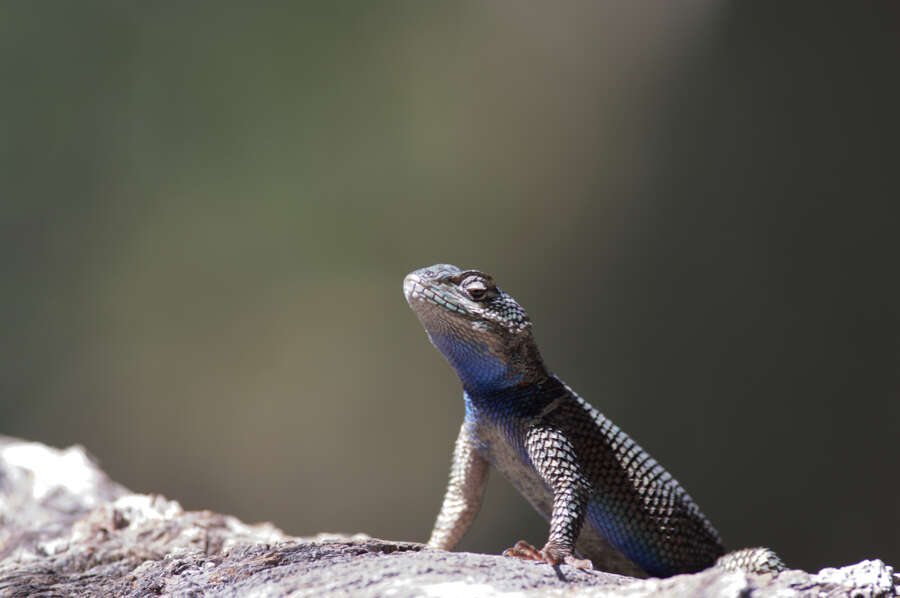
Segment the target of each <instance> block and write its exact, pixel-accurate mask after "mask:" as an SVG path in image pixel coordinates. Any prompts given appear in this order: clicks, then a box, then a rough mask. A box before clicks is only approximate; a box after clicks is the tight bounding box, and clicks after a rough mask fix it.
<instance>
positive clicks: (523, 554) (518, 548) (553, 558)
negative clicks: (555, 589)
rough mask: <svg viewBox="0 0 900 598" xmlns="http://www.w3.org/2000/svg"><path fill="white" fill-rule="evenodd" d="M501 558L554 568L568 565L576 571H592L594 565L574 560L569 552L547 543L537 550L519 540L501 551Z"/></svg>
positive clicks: (585, 560) (589, 562)
mask: <svg viewBox="0 0 900 598" xmlns="http://www.w3.org/2000/svg"><path fill="white" fill-rule="evenodd" d="M503 556H511V557H515V558H519V559H526V560H529V561H539V562H544V563H549V564H550V565H551V566H553V567H555V566H557V565H559V564H565V565H569V566H570V567H575V568H576V569H593V568H594V565H593V564H592V563H591V561H589V560H587V559H576V558H575V555H573V554H572V551H571V550H566V549H565V548H560V547H559V546H557V545H556V544H551V543H550V542H547V545H546V546H544V549H543V550H538V549H537V548H535V547H534V546H532V545H531V544H529V543H528V542H526V541H525V540H519V541H518V542H516V544H515V546H513V547H512V548H507V549H506V550H504V551H503Z"/></svg>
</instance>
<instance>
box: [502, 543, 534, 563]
mask: <svg viewBox="0 0 900 598" xmlns="http://www.w3.org/2000/svg"><path fill="white" fill-rule="evenodd" d="M503 556H511V557H514V558H517V559H525V560H527V561H543V560H544V557H543V555H541V551H540V550H538V549H537V548H535V547H534V546H532V545H531V544H529V543H528V542H526V541H525V540H519V541H518V542H516V544H515V546H513V547H512V548H507V549H506V550H504V551H503Z"/></svg>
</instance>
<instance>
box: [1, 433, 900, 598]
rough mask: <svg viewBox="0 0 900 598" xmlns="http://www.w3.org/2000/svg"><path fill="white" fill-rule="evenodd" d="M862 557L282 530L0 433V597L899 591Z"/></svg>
mask: <svg viewBox="0 0 900 598" xmlns="http://www.w3.org/2000/svg"><path fill="white" fill-rule="evenodd" d="M898 583H900V579H898V578H897V577H896V576H895V575H894V573H893V569H892V568H891V567H889V566H887V565H885V564H884V563H882V562H881V561H879V560H871V561H862V562H861V563H858V564H856V565H852V566H848V567H843V568H840V569H823V570H822V571H819V572H818V573H816V574H810V573H806V572H804V571H799V570H794V571H785V572H782V573H780V574H778V575H747V574H742V573H735V572H723V571H716V570H707V571H704V572H701V573H697V574H694V575H679V576H676V577H671V578H668V579H662V580H660V579H649V580H635V579H631V578H628V577H622V576H618V575H612V574H609V573H602V572H597V571H580V570H575V569H571V568H569V567H567V566H563V567H561V568H560V569H558V570H554V569H552V568H551V567H549V566H547V565H543V564H538V563H531V562H525V561H520V560H517V559H509V558H503V557H499V556H490V555H479V554H467V553H450V552H444V551H439V550H429V549H427V548H425V547H424V546H423V545H422V544H417V543H413V542H392V541H386V540H378V539H374V538H369V537H367V536H364V535H356V536H338V535H326V534H322V535H319V536H317V537H314V538H297V537H291V536H287V535H285V534H284V533H283V532H281V531H280V530H278V529H277V528H275V527H274V526H272V525H271V524H267V523H265V524H258V525H247V524H245V523H242V522H241V521H239V520H237V519H236V518H234V517H231V516H228V515H221V514H218V513H213V512H210V511H198V512H185V511H184V510H182V508H181V507H180V505H179V504H178V503H177V502H175V501H171V500H167V499H165V498H163V497H161V496H148V495H141V494H133V493H130V492H129V491H128V490H126V489H125V488H123V487H122V486H120V485H118V484H116V483H115V482H113V481H112V480H110V479H109V478H108V477H107V476H106V475H105V474H104V473H103V472H102V471H101V470H100V469H99V468H98V467H97V466H96V464H95V463H94V461H93V460H92V459H91V458H90V457H89V456H88V455H87V454H86V452H85V451H84V449H82V448H81V447H77V446H76V447H72V448H69V449H66V450H57V449H52V448H49V447H46V446H44V445H41V444H38V443H32V442H24V441H20V440H15V439H12V438H5V437H0V596H3V597H7V596H9V597H20V596H21V597H25V596H47V597H49V596H85V597H92V596H98V597H99V596H104V597H106V596H176V597H200V596H221V597H237V596H253V597H255V598H268V597H272V598H274V597H278V596H324V597H329V596H347V595H352V596H393V597H397V598H404V597H406V596H439V597H442V596H470V597H471V596H485V597H491V596H498V597H499V596H503V597H510V598H511V597H513V596H515V597H524V598H530V597H537V596H567V597H570V596H590V597H613V596H628V597H642V596H700V597H703V596H734V597H737V596H779V597H788V596H817V597H827V596H854V597H859V598H862V597H876V596H896V595H898Z"/></svg>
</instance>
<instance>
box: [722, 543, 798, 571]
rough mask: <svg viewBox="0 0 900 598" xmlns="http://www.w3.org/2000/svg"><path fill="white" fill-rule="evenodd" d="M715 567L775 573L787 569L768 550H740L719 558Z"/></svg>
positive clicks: (778, 558) (777, 557) (775, 555)
mask: <svg viewBox="0 0 900 598" xmlns="http://www.w3.org/2000/svg"><path fill="white" fill-rule="evenodd" d="M716 567H718V568H720V569H725V570H727V571H748V572H750V573H776V572H778V571H784V570H785V569H787V565H785V564H784V561H782V560H781V558H780V557H779V556H778V555H777V554H775V553H774V552H773V551H772V550H770V549H768V548H741V549H740V550H734V551H732V552H729V553H728V554H726V555H723V556H720V557H719V559H718V560H717V561H716Z"/></svg>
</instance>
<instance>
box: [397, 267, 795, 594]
mask: <svg viewBox="0 0 900 598" xmlns="http://www.w3.org/2000/svg"><path fill="white" fill-rule="evenodd" d="M403 293H404V296H405V297H406V300H407V302H408V303H409V306H410V307H411V309H412V310H413V312H414V313H415V315H416V316H417V317H418V319H419V320H420V322H421V323H422V325H423V327H424V328H425V331H426V332H427V334H428V337H429V339H430V340H431V343H432V344H433V345H434V346H435V347H436V348H437V349H438V350H439V351H440V352H441V353H442V354H443V355H444V357H445V358H446V359H447V361H449V362H450V365H451V366H452V367H453V368H454V369H455V370H456V373H457V375H458V377H459V380H460V382H461V383H462V387H463V400H464V402H465V417H464V419H463V423H462V426H461V428H460V431H459V436H458V438H457V440H456V444H455V448H454V451H453V460H452V465H451V469H450V478H449V482H448V485H447V490H446V493H445V495H444V499H443V504H442V506H441V509H440V512H439V514H438V516H437V520H436V521H435V524H434V527H433V529H432V532H431V536H430V538H429V540H428V544H427V545H428V546H429V547H431V548H437V549H443V550H452V549H453V547H455V546H456V544H457V543H458V542H459V540H460V539H461V538H462V536H463V534H464V533H465V532H466V531H467V529H468V528H469V527H470V525H471V523H472V521H473V520H474V519H475V516H476V515H477V513H478V510H479V509H480V507H481V501H482V497H483V495H484V488H485V485H486V481H487V472H488V469H489V466H490V465H493V466H494V467H495V468H496V469H498V470H499V471H500V472H501V473H502V474H503V476H504V477H506V478H507V479H508V480H509V481H510V482H511V483H512V485H513V486H514V487H515V488H516V489H517V490H518V491H519V493H520V494H522V495H523V496H524V497H525V499H526V500H527V501H528V502H529V503H531V505H532V506H533V507H534V509H535V510H536V511H537V512H538V513H540V514H541V515H542V516H543V517H544V518H545V519H547V520H549V522H550V533H549V537H548V539H547V542H546V543H545V545H544V547H543V548H542V549H540V550H538V549H537V548H535V547H534V546H532V545H531V544H529V543H527V542H525V541H524V540H520V541H519V542H517V543H516V544H515V545H514V546H513V547H512V548H510V549H508V550H506V551H504V553H503V554H504V555H505V556H512V557H519V558H525V559H530V560H535V561H541V562H546V563H549V564H550V565H553V566H558V565H560V564H566V565H571V566H574V567H578V568H583V569H590V568H594V567H595V566H596V567H597V568H599V569H602V570H605V571H609V572H613V573H620V574H623V575H629V576H632V577H650V576H653V577H668V576H671V575H675V574H678V573H690V572H695V571H699V570H702V569H705V568H708V567H711V566H716V567H719V568H723V569H729V570H744V571H748V572H755V573H768V572H777V571H780V570H782V569H785V568H786V567H785V565H784V563H783V562H782V561H781V559H780V558H779V557H778V555H776V554H775V553H774V552H773V551H772V550H770V549H768V548H745V549H742V550H736V551H734V552H730V553H727V554H726V551H725V548H724V546H723V543H722V539H721V537H720V536H719V533H718V532H717V531H716V529H715V528H714V527H713V526H712V524H711V523H710V522H709V520H708V519H707V518H706V517H705V516H704V515H703V513H702V512H701V511H700V508H699V507H698V506H697V504H696V503H695V502H694V501H693V500H692V499H691V497H690V496H689V495H688V493H687V492H686V491H685V490H684V489H683V488H682V487H681V485H680V484H679V483H678V481H676V480H675V478H673V477H672V476H671V474H669V473H668V472H667V471H666V470H665V469H664V468H663V467H662V466H661V465H659V464H658V463H657V461H656V460H655V459H653V458H652V457H651V456H650V455H649V454H647V453H646V452H645V451H644V450H643V449H641V447H640V446H638V445H637V444H636V443H635V442H634V441H633V440H632V439H631V438H630V437H629V436H628V435H627V434H626V433H625V432H623V431H622V430H621V429H620V428H619V427H618V426H616V425H615V424H613V423H612V422H611V421H610V420H609V419H608V418H606V417H605V416H604V415H603V414H602V413H600V412H599V411H598V410H597V409H595V408H594V407H592V406H591V405H590V404H589V403H587V402H586V401H585V400H584V399H582V398H581V397H580V396H578V395H577V394H576V393H575V392H574V391H573V390H572V389H571V388H569V387H568V386H567V385H566V384H565V383H563V382H562V381H561V380H560V379H559V378H558V377H556V376H555V375H554V374H553V373H551V372H550V371H549V370H548V369H547V368H546V366H545V365H544V361H543V359H542V357H541V354H540V352H539V351H538V347H537V344H536V343H535V341H534V337H533V334H532V323H531V320H530V319H529V317H528V314H527V313H526V312H525V310H524V309H523V308H522V307H521V306H520V305H519V303H518V302H517V301H516V300H515V299H514V298H513V297H512V296H510V295H509V294H507V293H505V292H503V291H502V290H501V289H500V288H499V287H498V286H497V285H496V283H495V282H494V279H493V277H491V276H490V275H488V274H485V273H484V272H481V271H478V270H462V269H460V268H458V267H456V266H453V265H450V264H436V265H433V266H429V267H427V268H421V269H419V270H415V271H414V272H411V273H410V274H409V275H407V276H406V278H405V279H404V281H403ZM579 556H582V557H586V558H578V557H579Z"/></svg>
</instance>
